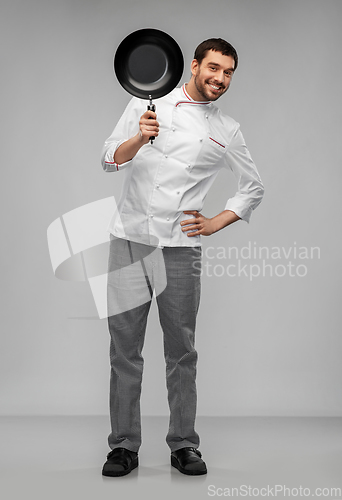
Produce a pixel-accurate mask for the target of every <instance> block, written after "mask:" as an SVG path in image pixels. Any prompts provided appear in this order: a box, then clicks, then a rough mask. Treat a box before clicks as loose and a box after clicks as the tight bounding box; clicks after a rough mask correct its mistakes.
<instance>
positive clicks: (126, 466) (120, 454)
mask: <svg viewBox="0 0 342 500" xmlns="http://www.w3.org/2000/svg"><path fill="white" fill-rule="evenodd" d="M138 465H139V462H138V453H136V452H135V451H130V450H126V448H114V450H112V451H110V452H109V453H108V455H107V462H106V463H105V464H104V466H103V469H102V475H103V476H111V477H113V476H114V477H117V476H125V475H126V474H129V473H130V472H131V471H132V470H133V469H135V468H136V467H138Z"/></svg>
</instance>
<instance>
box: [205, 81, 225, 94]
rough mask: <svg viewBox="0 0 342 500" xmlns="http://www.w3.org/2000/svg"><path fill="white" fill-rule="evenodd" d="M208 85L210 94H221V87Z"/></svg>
mask: <svg viewBox="0 0 342 500" xmlns="http://www.w3.org/2000/svg"><path fill="white" fill-rule="evenodd" d="M208 85H209V87H210V88H211V90H212V92H214V93H215V94H218V93H219V92H221V91H222V90H223V87H219V86H217V85H214V84H213V83H209V82H208Z"/></svg>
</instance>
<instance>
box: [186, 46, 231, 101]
mask: <svg viewBox="0 0 342 500" xmlns="http://www.w3.org/2000/svg"><path fill="white" fill-rule="evenodd" d="M234 68H235V61H234V58H233V57H231V56H224V55H223V54H222V53H221V52H216V51H214V50H209V51H208V52H207V54H206V56H205V57H204V59H203V60H202V62H201V64H199V63H198V61H197V60H196V59H194V60H193V61H192V63H191V73H192V77H191V80H190V82H189V84H188V86H187V91H188V93H189V95H190V96H191V97H192V98H193V99H194V100H195V101H216V100H217V99H218V98H219V97H221V95H223V94H224V93H225V92H227V90H228V89H229V85H230V82H231V79H232V76H233V74H234Z"/></svg>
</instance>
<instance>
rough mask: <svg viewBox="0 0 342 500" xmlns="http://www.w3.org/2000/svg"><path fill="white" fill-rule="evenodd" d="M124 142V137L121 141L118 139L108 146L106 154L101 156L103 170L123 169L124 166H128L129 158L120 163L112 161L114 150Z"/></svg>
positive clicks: (116, 170) (114, 170)
mask: <svg viewBox="0 0 342 500" xmlns="http://www.w3.org/2000/svg"><path fill="white" fill-rule="evenodd" d="M124 142H126V139H124V140H122V141H118V142H117V143H115V144H113V145H112V146H111V147H110V148H108V150H107V151H106V154H105V156H104V158H103V163H102V166H103V170H104V171H105V172H118V171H119V170H123V169H124V168H126V167H128V166H129V165H130V164H131V162H132V160H129V161H126V162H125V163H120V164H118V163H115V161H114V154H115V151H116V150H117V149H118V148H119V146H121V144H123V143H124Z"/></svg>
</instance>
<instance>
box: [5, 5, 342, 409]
mask: <svg viewBox="0 0 342 500" xmlns="http://www.w3.org/2000/svg"><path fill="white" fill-rule="evenodd" d="M2 5H3V9H2V16H1V21H0V22H1V29H0V34H1V35H0V36H1V37H2V40H1V45H0V47H1V54H2V81H1V85H2V93H1V94H2V112H1V116H2V131H1V132H2V133H1V136H2V147H1V151H0V154H1V165H2V183H1V185H2V196H1V201H2V210H1V217H2V221H1V224H2V225H1V227H2V245H1V256H2V259H1V262H2V304H3V306H2V314H1V349H0V371H1V378H0V380H1V392H0V402H1V403H0V404H1V406H0V413H1V414H2V415H24V414H27V415H76V414H85V415H106V414H107V413H108V390H109V356H108V347H109V338H108V332H107V324H106V320H97V321H96V320H91V319H80V318H82V317H86V316H88V317H89V316H90V317H91V316H95V314H96V310H95V306H94V302H93V299H92V296H91V293H90V290H89V286H88V284H87V283H71V282H66V281H65V282H63V281H59V280H57V279H56V278H55V277H54V275H53V272H52V268H51V263H50V258H49V253H48V248H47V239H46V230H47V227H48V226H49V224H50V223H51V222H52V221H53V220H55V219H56V218H57V217H60V216H61V215H62V214H64V213H66V212H68V211H70V210H73V209H75V208H77V207H80V206H82V205H84V204H86V203H91V202H93V201H96V200H99V199H102V198H105V197H108V196H112V195H113V194H114V196H115V198H116V199H118V197H119V193H120V188H121V185H122V175H120V174H114V173H113V174H108V173H104V172H103V171H102V168H101V165H100V161H99V157H100V151H101V148H102V144H103V142H104V140H105V139H106V138H107V137H108V136H109V135H110V133H111V132H112V129H113V127H114V125H115V123H116V121H117V120H118V118H119V117H120V115H121V113H122V111H123V110H124V107H125V106H126V104H127V102H128V100H129V95H128V94H127V93H126V92H125V91H124V90H123V89H122V88H121V87H120V85H119V84H118V82H117V81H116V79H115V77H114V74H113V70H112V59H113V54H114V51H115V49H116V47H117V45H118V44H119V43H120V41H121V40H122V39H123V38H124V37H125V36H126V35H127V34H128V33H130V32H131V31H134V30H136V29H140V28H144V27H154V28H158V29H161V30H164V31H167V32H168V33H169V34H170V35H171V36H173V37H174V38H175V39H176V40H177V41H178V43H179V44H180V46H181V47H182V50H183V53H184V56H185V68H186V69H185V72H184V77H183V79H182V81H187V80H188V75H189V69H188V68H189V65H190V62H191V59H192V56H193V50H194V48H195V47H196V45H197V44H198V43H200V42H201V41H202V40H204V39H206V38H209V37H216V36H221V37H223V38H226V39H227V40H228V41H230V42H231V43H232V44H233V45H234V46H235V47H236V48H237V51H238V53H239V56H240V66H239V68H238V70H237V72H236V75H235V76H234V79H233V83H232V85H231V89H230V90H229V92H228V94H226V95H225V96H224V97H223V98H222V99H221V100H220V101H219V102H218V105H219V106H220V107H221V109H222V110H223V111H224V112H226V113H228V114H230V115H231V116H233V117H234V118H235V119H236V120H237V121H239V122H240V123H241V127H242V131H243V133H244V136H245V139H246V142H247V145H248V147H249V149H250V151H251V154H252V156H253V159H254V161H255V163H256V164H257V166H258V168H259V171H260V174H261V177H262V179H263V181H264V184H265V187H266V194H265V198H264V201H263V202H262V204H261V205H260V207H259V208H258V209H257V211H256V212H255V213H254V214H253V216H252V219H251V223H250V225H248V224H245V223H243V222H239V223H236V224H235V225H233V226H231V227H230V228H226V229H224V230H222V231H221V232H219V233H217V234H215V235H213V236H212V237H210V238H203V245H204V249H206V248H207V247H209V246H212V247H215V249H216V248H217V247H225V248H228V247H229V246H237V247H238V248H240V249H241V248H243V247H245V246H247V245H248V244H249V242H251V244H253V245H254V242H256V246H267V247H269V248H271V247H284V248H285V249H288V248H289V247H293V246H297V247H299V246H305V247H319V248H320V252H321V254H320V259H318V258H315V259H311V260H307V261H301V260H298V259H297V260H296V261H293V262H294V264H296V265H298V264H305V265H306V266H307V274H306V276H304V277H292V278H291V277H289V276H284V277H282V278H281V277H276V276H273V277H269V276H268V277H259V278H256V279H254V280H252V281H250V280H249V279H248V278H246V277H244V276H240V277H234V278H230V277H228V276H222V277H218V276H217V277H215V276H212V277H209V276H203V286H202V290H203V291H202V301H201V308H200V313H199V317H198V328H197V348H198V351H199V365H198V389H199V402H198V414H199V415H218V416H224V415H228V416H229V415H246V416H248V415H270V416H273V415H284V416H303V415H308V416H320V415H322V416H323V415H324V416H338V415H341V413H342V397H341V386H340V380H341V375H342V373H341V372H342V364H341V344H342V340H341V335H340V332H341V327H340V310H341V306H340V297H339V293H340V287H339V284H340V276H341V275H340V272H341V264H340V244H341V235H340V195H341V192H340V183H341V179H342V176H341V172H340V165H341V150H340V133H341V127H340V125H341V99H340V86H341V76H342V68H341V61H340V48H341V38H342V37H341V30H340V20H341V15H342V3H341V2H340V1H338V0H337V1H332V0H328V1H325V2H323V1H303V0H302V1H293V0H292V1H286V2H285V1H274V0H256V1H255V0H253V1H252V0H250V1H248V0H244V1H241V0H235V1H223V0H222V1H219V0H212V1H211V2H207V1H203V0H196V2H195V1H188V2H187V3H185V2H184V1H180V0H173V2H172V4H171V3H166V2H162V1H161V2H156V1H155V0H153V1H144V2H138V1H136V2H133V1H130V0H124V1H123V0H120V1H109V0H97V1H95V0H92V1H90V0H85V1H82V0H58V1H57V0H56V1H51V0H50V1H49V0H47V1H43V0H31V1H29V2H24V1H17V0H11V1H6V2H2ZM235 186H236V184H235V181H234V178H233V176H230V175H229V174H228V173H227V172H222V173H220V175H219V177H218V179H217V181H216V182H215V184H214V186H213V188H212V191H211V193H210V195H209V196H208V198H207V201H206V205H205V209H204V210H203V213H204V215H206V216H208V217H211V216H214V215H216V214H217V213H219V212H220V211H221V210H223V208H224V205H225V202H226V200H227V197H228V196H229V195H231V194H233V193H234V190H235ZM215 252H216V251H215V250H212V251H211V253H210V255H212V254H215ZM205 260H206V259H204V262H205ZM207 260H208V259H207ZM290 260H291V259H290ZM211 262H212V263H215V264H222V263H223V264H225V265H227V264H229V262H228V260H224V261H223V262H222V260H221V261H220V260H218V259H217V258H215V259H214V260H211ZM287 262H288V260H286V259H283V260H280V261H269V263H270V264H272V265H273V266H275V265H277V264H279V263H283V264H287ZM244 263H247V264H251V263H252V261H249V260H248V259H246V261H245V262H244ZM72 318H78V319H72ZM144 353H145V374H144V384H143V396H142V413H143V414H144V415H167V413H168V408H167V402H166V401H167V400H166V389H165V381H164V360H163V354H162V335H161V330H160V327H159V323H158V319H157V311H156V306H155V303H154V305H153V308H152V311H151V315H150V318H149V323H148V332H147V338H146V345H145V350H144Z"/></svg>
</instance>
